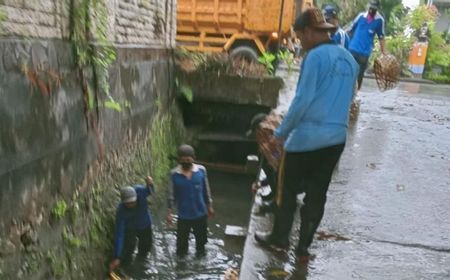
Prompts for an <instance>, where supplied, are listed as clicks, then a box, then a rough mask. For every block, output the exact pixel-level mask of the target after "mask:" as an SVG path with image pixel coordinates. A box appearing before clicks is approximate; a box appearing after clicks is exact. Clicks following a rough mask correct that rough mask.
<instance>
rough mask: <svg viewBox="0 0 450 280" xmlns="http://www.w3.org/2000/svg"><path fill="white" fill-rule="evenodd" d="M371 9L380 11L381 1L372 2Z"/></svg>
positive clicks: (371, 0)
mask: <svg viewBox="0 0 450 280" xmlns="http://www.w3.org/2000/svg"><path fill="white" fill-rule="evenodd" d="M369 8H373V9H379V8H380V1H379V0H370V1H369Z"/></svg>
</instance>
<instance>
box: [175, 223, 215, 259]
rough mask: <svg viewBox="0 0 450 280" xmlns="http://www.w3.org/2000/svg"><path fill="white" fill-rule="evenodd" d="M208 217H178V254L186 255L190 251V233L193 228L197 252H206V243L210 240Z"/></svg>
mask: <svg viewBox="0 0 450 280" xmlns="http://www.w3.org/2000/svg"><path fill="white" fill-rule="evenodd" d="M207 221H208V217H207V216H204V217H201V218H199V219H195V220H183V219H178V225H177V255H178V256H184V255H186V254H187V252H188V247H189V234H190V233H191V230H192V231H193V233H194V236H195V248H196V252H197V254H203V253H204V252H205V244H206V242H207V241H208V237H207V233H208V229H207V227H208V222H207Z"/></svg>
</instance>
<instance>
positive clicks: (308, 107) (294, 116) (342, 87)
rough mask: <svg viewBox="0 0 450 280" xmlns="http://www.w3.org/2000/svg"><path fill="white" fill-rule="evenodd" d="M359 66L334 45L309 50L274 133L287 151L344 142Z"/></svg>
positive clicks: (323, 45)
mask: <svg viewBox="0 0 450 280" xmlns="http://www.w3.org/2000/svg"><path fill="white" fill-rule="evenodd" d="M358 71H359V66H358V64H357V63H356V61H355V59H354V58H353V57H352V55H351V54H350V53H349V52H348V51H347V50H345V49H344V48H341V47H339V46H337V45H335V44H322V45H319V46H317V47H315V48H314V49H312V50H310V51H309V52H308V54H307V55H306V57H305V58H304V60H303V63H302V70H301V76H300V78H299V81H298V84H297V90H296V94H295V97H294V99H293V100H292V103H291V105H290V107H289V110H288V112H287V114H286V116H285V118H284V119H283V122H282V123H281V125H280V126H279V127H278V128H277V129H276V130H275V132H274V136H275V137H277V138H281V139H285V144H284V148H285V150H286V151H288V152H305V151H313V150H317V149H321V148H325V147H329V146H333V145H338V144H342V143H344V142H345V139H346V134H347V126H348V117H349V108H350V104H351V102H352V98H353V93H354V89H355V83H356V77H357V74H358Z"/></svg>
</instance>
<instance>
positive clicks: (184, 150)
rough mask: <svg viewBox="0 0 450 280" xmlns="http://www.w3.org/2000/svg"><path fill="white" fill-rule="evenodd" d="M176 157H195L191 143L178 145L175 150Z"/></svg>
mask: <svg viewBox="0 0 450 280" xmlns="http://www.w3.org/2000/svg"><path fill="white" fill-rule="evenodd" d="M177 154H178V157H180V158H181V157H195V151H194V148H192V146H191V145H187V144H183V145H181V146H180V147H178V150H177Z"/></svg>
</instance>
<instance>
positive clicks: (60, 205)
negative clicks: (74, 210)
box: [52, 200, 67, 220]
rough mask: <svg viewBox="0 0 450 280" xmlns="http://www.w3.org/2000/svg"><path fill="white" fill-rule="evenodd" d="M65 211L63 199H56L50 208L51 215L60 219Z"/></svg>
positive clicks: (65, 205) (65, 206)
mask: <svg viewBox="0 0 450 280" xmlns="http://www.w3.org/2000/svg"><path fill="white" fill-rule="evenodd" d="M66 211H67V204H66V202H65V201H64V200H58V201H57V202H56V203H55V205H54V206H53V209H52V216H53V217H54V218H56V219H58V220H59V219H62V218H63V217H64V215H65V214H66Z"/></svg>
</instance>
